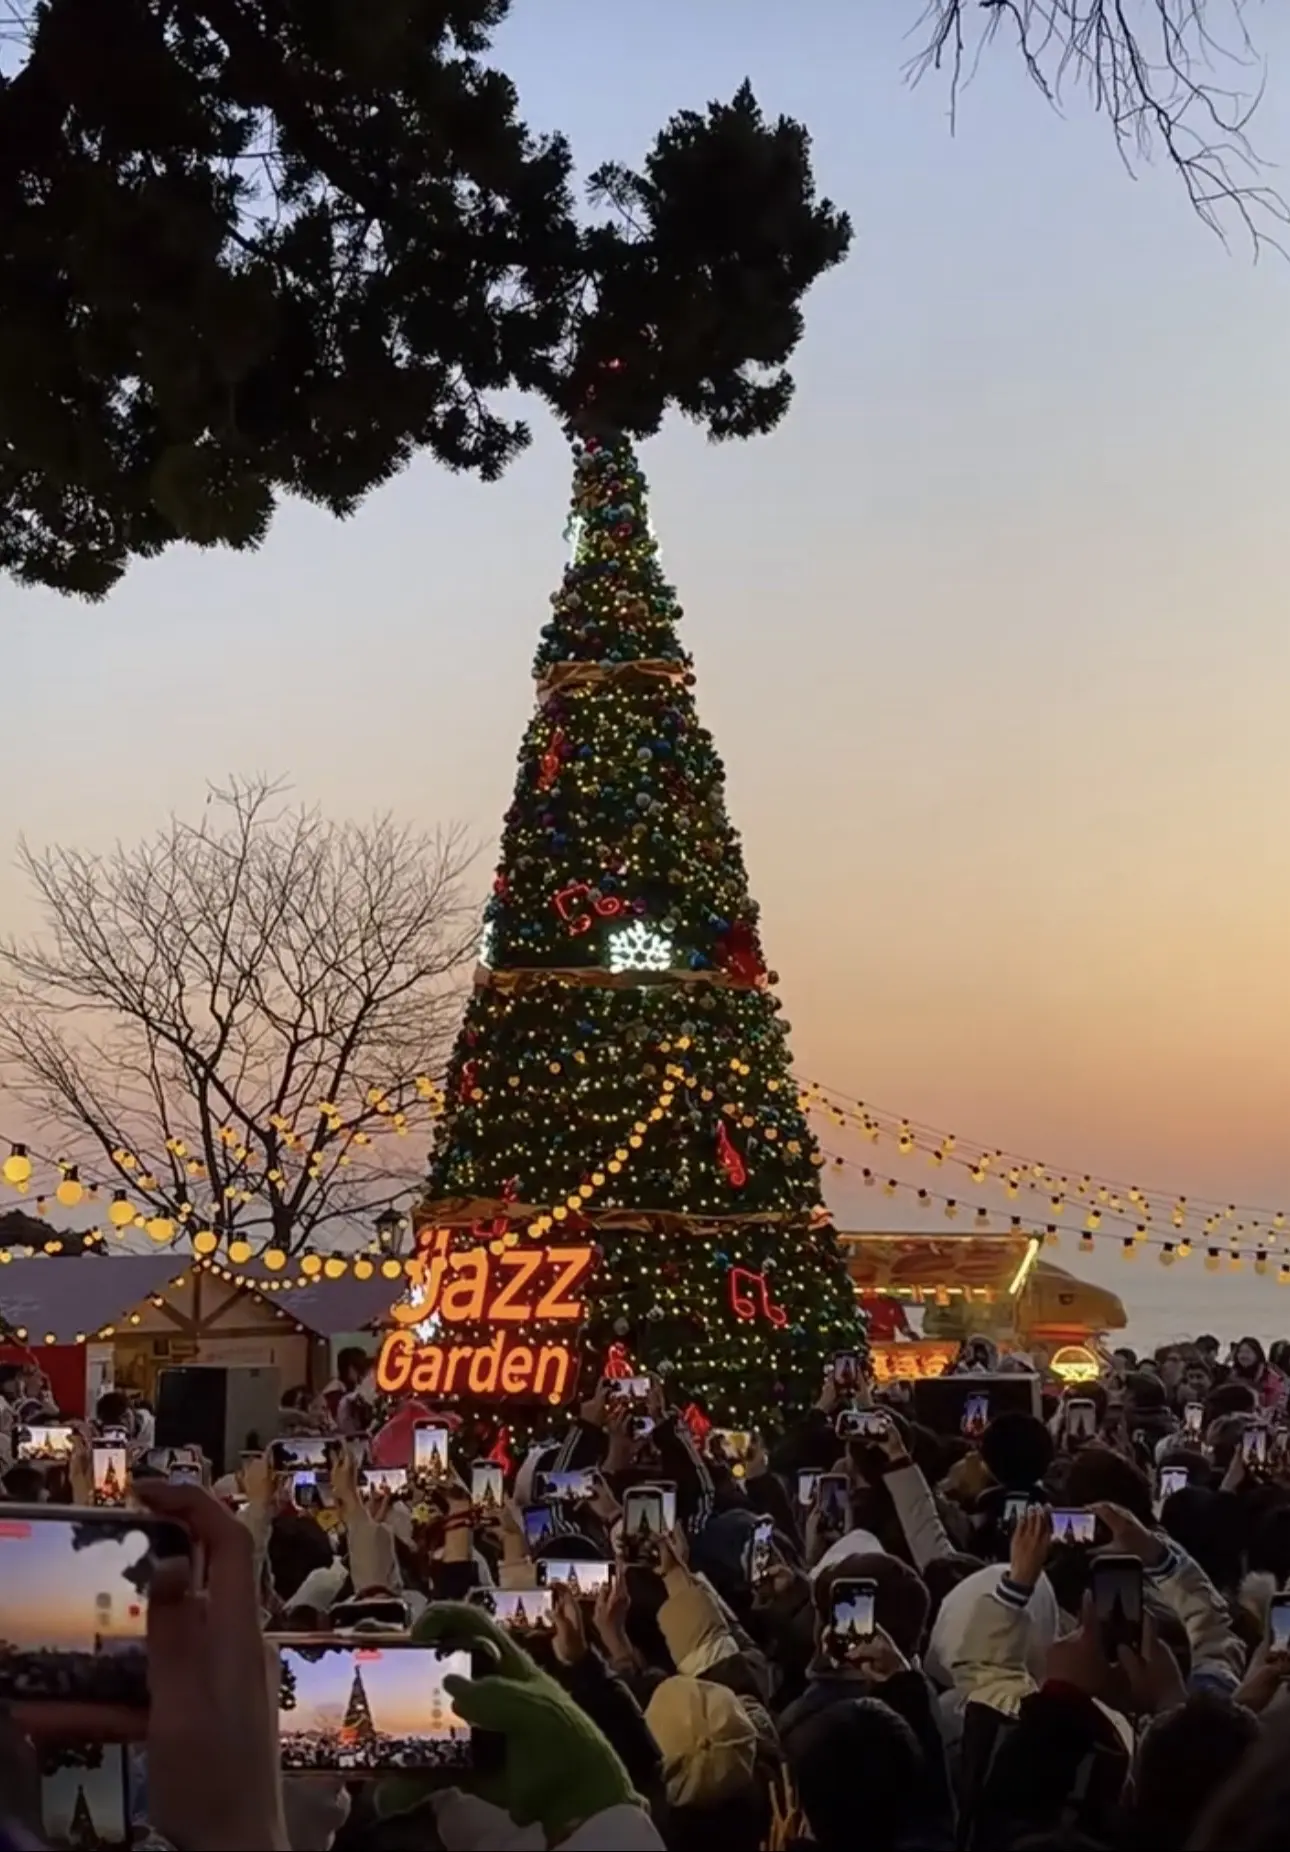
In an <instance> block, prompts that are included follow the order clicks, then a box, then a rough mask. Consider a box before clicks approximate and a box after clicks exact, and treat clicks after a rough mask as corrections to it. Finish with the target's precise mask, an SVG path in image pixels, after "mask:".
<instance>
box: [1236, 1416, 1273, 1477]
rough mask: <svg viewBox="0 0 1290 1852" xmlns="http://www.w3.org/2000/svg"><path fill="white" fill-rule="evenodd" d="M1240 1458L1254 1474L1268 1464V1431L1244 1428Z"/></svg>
mask: <svg viewBox="0 0 1290 1852" xmlns="http://www.w3.org/2000/svg"><path fill="white" fill-rule="evenodd" d="M1241 1458H1242V1459H1243V1460H1244V1461H1245V1464H1246V1465H1247V1466H1249V1467H1251V1468H1253V1469H1254V1470H1255V1471H1256V1472H1261V1471H1262V1470H1263V1468H1264V1467H1265V1466H1266V1465H1267V1463H1268V1431H1267V1429H1266V1428H1261V1427H1249V1428H1246V1430H1245V1432H1244V1433H1243V1434H1242V1435H1241Z"/></svg>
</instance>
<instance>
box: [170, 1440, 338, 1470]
mask: <svg viewBox="0 0 1290 1852" xmlns="http://www.w3.org/2000/svg"><path fill="white" fill-rule="evenodd" d="M173 1451H174V1453H175V1454H176V1455H178V1454H179V1453H180V1452H181V1449H180V1448H178V1447H176V1448H174V1449H173ZM184 1451H186V1450H184ZM329 1464H330V1459H329V1455H328V1453H327V1436H326V1435H325V1434H293V1435H292V1437H291V1439H290V1440H273V1441H270V1442H269V1465H270V1466H271V1467H272V1469H273V1471H274V1472H275V1473H295V1472H301V1471H303V1470H304V1469H305V1468H309V1469H310V1470H311V1471H313V1472H326V1470H327V1467H328V1466H329Z"/></svg>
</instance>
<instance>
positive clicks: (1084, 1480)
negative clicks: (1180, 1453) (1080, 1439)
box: [1063, 1447, 1155, 1530]
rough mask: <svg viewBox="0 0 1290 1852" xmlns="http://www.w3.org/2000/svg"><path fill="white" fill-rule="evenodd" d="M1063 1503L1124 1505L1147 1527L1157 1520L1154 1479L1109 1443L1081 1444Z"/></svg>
mask: <svg viewBox="0 0 1290 1852" xmlns="http://www.w3.org/2000/svg"><path fill="white" fill-rule="evenodd" d="M1063 1503H1064V1504H1067V1505H1083V1506H1088V1505H1100V1504H1108V1505H1122V1506H1123V1507H1124V1509H1125V1510H1126V1511H1131V1512H1132V1513H1133V1515H1134V1517H1135V1518H1137V1520H1138V1522H1139V1523H1140V1524H1145V1525H1146V1526H1147V1528H1148V1530H1149V1529H1150V1528H1151V1526H1152V1525H1153V1524H1154V1522H1155V1512H1154V1510H1153V1500H1152V1496H1151V1481H1150V1480H1149V1479H1148V1478H1147V1475H1146V1474H1145V1473H1144V1472H1143V1470H1142V1468H1141V1467H1140V1466H1135V1465H1134V1463H1133V1461H1132V1460H1126V1459H1125V1457H1124V1455H1123V1454H1120V1453H1112V1452H1111V1450H1110V1448H1109V1447H1081V1449H1080V1451H1079V1452H1078V1453H1077V1454H1076V1455H1075V1458H1074V1459H1073V1460H1072V1461H1071V1467H1070V1472H1069V1473H1068V1474H1067V1476H1066V1489H1065V1494H1064V1497H1063Z"/></svg>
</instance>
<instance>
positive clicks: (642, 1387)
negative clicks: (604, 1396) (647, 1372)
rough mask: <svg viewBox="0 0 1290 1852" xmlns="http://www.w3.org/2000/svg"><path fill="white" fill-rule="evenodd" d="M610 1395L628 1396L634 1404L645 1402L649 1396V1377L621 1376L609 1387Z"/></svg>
mask: <svg viewBox="0 0 1290 1852" xmlns="http://www.w3.org/2000/svg"><path fill="white" fill-rule="evenodd" d="M609 1393H610V1395H622V1396H626V1397H627V1398H628V1400H629V1401H632V1402H644V1401H645V1400H646V1399H647V1397H648V1395H649V1377H648V1376H619V1377H617V1378H615V1379H614V1380H613V1381H612V1382H611V1383H610V1385H609Z"/></svg>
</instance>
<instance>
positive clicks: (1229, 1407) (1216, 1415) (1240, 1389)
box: [1205, 1382, 1259, 1445]
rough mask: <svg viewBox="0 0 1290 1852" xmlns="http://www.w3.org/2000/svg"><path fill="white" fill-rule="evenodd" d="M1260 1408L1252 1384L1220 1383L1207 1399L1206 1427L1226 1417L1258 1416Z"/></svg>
mask: <svg viewBox="0 0 1290 1852" xmlns="http://www.w3.org/2000/svg"><path fill="white" fill-rule="evenodd" d="M1258 1406H1259V1398H1258V1394H1257V1392H1256V1391H1255V1389H1254V1387H1253V1385H1252V1384H1250V1383H1241V1382H1226V1383H1220V1384H1219V1385H1218V1387H1217V1389H1211V1390H1210V1392H1209V1394H1208V1395H1207V1396H1206V1397H1205V1426H1206V1428H1208V1427H1209V1426H1210V1424H1211V1422H1214V1421H1221V1420H1222V1419H1223V1417H1224V1416H1225V1415H1253V1414H1256V1413H1257V1412H1258ZM1212 1444H1213V1443H1212V1442H1211V1445H1212Z"/></svg>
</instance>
